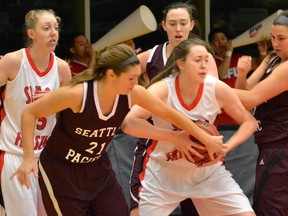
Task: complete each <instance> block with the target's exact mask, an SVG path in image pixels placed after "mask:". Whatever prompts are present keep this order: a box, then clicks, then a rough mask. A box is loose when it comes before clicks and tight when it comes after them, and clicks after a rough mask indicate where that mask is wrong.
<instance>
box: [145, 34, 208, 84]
mask: <svg viewBox="0 0 288 216" xmlns="http://www.w3.org/2000/svg"><path fill="white" fill-rule="evenodd" d="M197 45H201V46H204V47H205V48H206V49H207V51H208V52H209V50H210V49H211V47H210V46H209V44H208V43H206V42H205V41H203V40H202V39H200V38H197V37H193V38H189V39H187V40H184V41H182V42H181V43H180V44H178V45H177V46H176V47H175V48H174V49H173V51H172V53H171V55H170V57H169V58H168V60H167V63H166V65H165V67H164V69H163V70H162V72H161V73H159V74H158V75H157V76H156V77H155V78H154V79H152V80H151V82H150V84H149V86H150V85H152V84H153V83H156V82H158V81H160V80H162V79H164V78H165V77H168V76H169V75H170V74H172V73H174V72H176V73H179V68H178V66H177V64H176V62H177V61H178V60H180V61H185V60H186V57H187V55H188V53H189V52H190V49H191V47H193V46H197Z"/></svg>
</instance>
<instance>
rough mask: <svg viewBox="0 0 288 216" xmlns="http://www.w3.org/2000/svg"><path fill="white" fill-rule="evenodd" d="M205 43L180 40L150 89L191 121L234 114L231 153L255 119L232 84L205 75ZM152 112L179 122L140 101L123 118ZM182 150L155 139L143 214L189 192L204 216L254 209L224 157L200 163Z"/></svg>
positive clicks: (162, 211) (144, 176)
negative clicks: (193, 160) (234, 123)
mask: <svg viewBox="0 0 288 216" xmlns="http://www.w3.org/2000/svg"><path fill="white" fill-rule="evenodd" d="M205 45H206V43H205V42H203V41H202V40H200V39H197V38H193V39H188V40H185V41H183V42H181V43H180V44H179V45H178V46H176V47H175V48H174V50H173V52H172V54H171V56H170V57H169V59H168V61H167V64H166V67H165V69H164V71H163V72H161V73H160V74H159V75H158V76H157V77H156V78H155V79H154V80H152V85H151V86H150V87H149V88H148V90H149V91H151V92H153V93H154V95H157V96H158V97H159V98H160V99H161V100H163V101H164V102H166V103H167V104H168V105H169V106H171V107H172V108H174V109H177V110H178V111H180V112H182V113H183V114H184V115H185V116H187V117H188V118H190V119H191V120H193V121H196V120H202V121H207V122H209V123H211V124H213V122H214V120H215V119H216V116H217V115H218V114H219V113H220V112H221V109H223V110H225V111H226V112H227V113H229V114H230V115H231V116H233V118H234V119H235V120H236V121H237V123H238V124H239V125H240V127H239V129H238V130H237V132H236V133H235V134H234V135H233V136H232V137H231V138H230V139H229V140H228V141H227V142H226V146H227V149H226V154H227V153H228V152H229V151H230V150H231V149H233V148H235V147H236V146H238V145H240V144H241V143H242V142H244V141H245V140H246V139H247V138H249V137H250V136H251V134H253V132H254V131H255V130H256V127H257V122H256V120H255V119H254V118H253V116H252V115H251V113H249V112H248V111H247V110H246V109H245V108H244V107H243V105H242V104H241V102H240V100H239V99H238V98H237V96H236V95H235V93H234V92H233V91H232V89H231V88H230V87H229V86H228V85H226V84H225V83H223V82H222V81H219V80H218V79H217V78H215V77H213V76H211V75H207V73H208V67H207V65H208V61H209V54H208V51H207V49H206V47H205ZM157 81H158V82H157ZM153 83H154V84H153ZM151 116H152V120H153V123H154V125H155V126H158V127H162V128H165V129H168V130H171V131H175V130H178V127H176V126H175V125H173V124H171V123H169V122H167V121H165V120H163V119H160V118H159V117H157V116H155V115H153V114H152V113H150V112H149V111H147V110H145V109H143V108H141V107H137V106H135V107H133V108H132V109H131V111H130V113H129V114H128V116H127V118H126V120H125V121H129V120H130V118H131V119H134V118H140V119H147V118H149V117H151ZM125 121H124V125H125ZM125 129H126V130H124V132H126V133H127V132H129V133H130V132H131V131H132V132H134V131H135V130H140V128H137V127H136V126H134V125H132V124H131V125H130V127H129V126H127V127H125ZM182 155H183V154H181V152H179V150H178V149H177V147H175V145H174V144H172V143H170V142H167V141H161V140H160V141H153V142H152V145H151V146H150V147H149V148H148V150H147V156H146V158H145V161H144V166H143V167H145V169H144V170H143V172H142V173H141V175H140V179H141V185H142V187H141V190H140V194H139V195H140V202H139V215H150V216H158V215H169V214H170V213H171V212H172V211H173V210H174V209H175V208H176V207H177V205H178V204H179V203H180V202H181V201H182V200H184V199H187V198H191V199H192V200H193V203H194V205H195V206H196V208H197V211H198V213H199V214H200V215H201V216H202V215H203V216H210V215H215V216H220V215H243V216H244V215H246V216H248V215H251V216H252V215H255V214H254V212H253V210H252V207H251V206H250V203H249V200H248V198H247V197H246V196H245V195H244V194H243V191H242V190H241V189H240V187H239V185H238V184H237V183H236V182H235V180H234V179H233V178H232V177H231V173H230V172H229V171H227V170H226V169H225V167H224V166H223V164H222V162H219V163H217V164H215V165H211V166H207V167H198V168H197V167H196V166H195V165H194V164H193V163H190V162H189V161H187V159H186V158H185V157H182Z"/></svg>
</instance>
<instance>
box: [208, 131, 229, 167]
mask: <svg viewBox="0 0 288 216" xmlns="http://www.w3.org/2000/svg"><path fill="white" fill-rule="evenodd" d="M207 143H208V145H207ZM207 143H206V144H205V146H206V149H207V151H208V154H209V157H210V159H211V163H212V162H214V163H216V162H217V158H218V157H216V158H215V155H224V154H225V150H224V149H225V145H224V144H223V136H222V135H220V136H210V135H209V141H208V142H207Z"/></svg>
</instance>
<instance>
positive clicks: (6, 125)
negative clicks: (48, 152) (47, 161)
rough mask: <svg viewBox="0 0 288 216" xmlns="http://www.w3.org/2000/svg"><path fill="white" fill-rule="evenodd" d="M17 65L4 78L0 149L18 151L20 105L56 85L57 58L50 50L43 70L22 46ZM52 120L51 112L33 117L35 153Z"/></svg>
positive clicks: (49, 131)
mask: <svg viewBox="0 0 288 216" xmlns="http://www.w3.org/2000/svg"><path fill="white" fill-rule="evenodd" d="M22 55H23V57H22V61H21V66H20V69H19V71H18V73H17V75H16V77H15V79H13V80H12V81H8V82H7V84H6V89H5V92H4V97H3V106H4V108H3V110H1V117H2V118H1V119H2V122H1V132H0V149H1V150H3V151H6V152H9V153H13V154H18V155H22V154H23V149H22V147H21V146H22V145H21V133H20V119H21V113H22V111H23V109H24V108H25V107H26V105H28V104H29V103H32V102H33V95H35V94H37V92H41V91H42V92H44V91H45V92H47V91H54V90H55V89H57V88H59V87H60V81H59V74H58V68H57V60H56V56H55V54H54V53H51V54H50V62H49V65H48V67H47V69H46V70H45V71H44V72H40V71H39V70H38V69H37V68H36V66H35V65H34V63H33V61H32V59H31V57H30V54H29V50H28V49H22ZM55 123H56V118H55V115H51V116H48V117H45V118H41V119H38V120H37V124H36V129H35V136H34V153H35V156H36V157H38V156H39V154H40V152H41V150H42V149H43V148H44V146H45V144H46V141H47V139H48V137H49V136H50V134H51V132H52V129H53V127H54V125H55Z"/></svg>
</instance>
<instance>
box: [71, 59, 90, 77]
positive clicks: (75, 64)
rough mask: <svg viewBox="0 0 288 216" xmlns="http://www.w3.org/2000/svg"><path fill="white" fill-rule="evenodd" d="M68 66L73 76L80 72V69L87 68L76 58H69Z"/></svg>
mask: <svg viewBox="0 0 288 216" xmlns="http://www.w3.org/2000/svg"><path fill="white" fill-rule="evenodd" d="M69 66H70V70H71V73H72V75H73V76H74V75H76V74H78V73H81V72H82V71H84V70H86V69H87V68H88V66H87V65H86V64H85V63H83V62H80V61H77V60H71V61H70V62H69Z"/></svg>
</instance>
